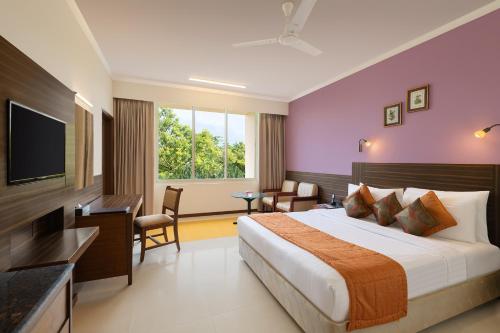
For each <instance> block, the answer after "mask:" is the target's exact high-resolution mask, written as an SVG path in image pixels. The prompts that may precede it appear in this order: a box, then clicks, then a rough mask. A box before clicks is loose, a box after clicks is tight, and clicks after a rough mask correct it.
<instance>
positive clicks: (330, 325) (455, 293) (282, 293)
mask: <svg viewBox="0 0 500 333" xmlns="http://www.w3.org/2000/svg"><path fill="white" fill-rule="evenodd" d="M239 244H240V245H239V251H240V255H241V257H242V258H243V260H244V261H245V262H246V263H247V264H248V266H249V267H250V268H251V269H252V271H253V272H254V273H255V275H257V277H258V278H259V279H260V280H261V281H262V283H263V284H264V285H265V286H266V287H267V289H268V290H269V291H270V292H271V294H273V296H274V297H275V298H276V299H277V300H278V302H280V304H281V305H282V306H283V308H285V310H286V311H287V312H288V314H289V315H290V316H291V317H292V318H293V319H294V320H295V322H296V323H297V324H298V325H299V326H300V327H301V328H302V329H303V330H304V331H305V332H306V333H313V332H314V333H345V332H346V322H340V323H339V322H334V321H332V320H331V319H330V318H328V317H327V316H326V315H325V314H324V313H323V312H321V311H320V310H319V309H318V308H317V307H316V306H315V305H314V304H312V303H311V302H309V300H308V299H307V298H306V297H305V296H304V295H303V294H302V293H301V292H300V291H298V290H297V289H295V287H294V286H293V285H292V284H290V283H289V282H288V281H287V280H286V279H285V278H284V277H283V276H281V274H280V273H278V272H277V271H276V270H275V269H274V268H273V267H272V266H271V265H270V264H269V263H268V262H267V261H266V260H265V259H264V258H263V257H262V256H261V255H260V254H259V253H257V252H256V251H255V250H254V249H253V248H252V247H251V246H250V245H249V244H248V243H247V242H246V241H245V240H244V239H242V238H240V239H239ZM499 296H500V271H496V272H494V273H491V274H488V275H485V276H481V277H477V278H474V279H472V280H468V281H465V282H463V283H460V284H457V285H454V286H451V287H448V288H445V289H442V290H438V291H435V292H433V293H430V294H427V295H424V296H420V297H417V298H414V299H412V300H409V301H408V315H407V316H406V317H404V318H402V319H400V320H398V321H395V322H391V323H387V324H384V325H378V326H373V327H369V328H365V329H361V330H355V331H353V332H359V333H388V332H418V331H421V330H423V329H425V328H427V327H430V326H432V325H435V324H437V323H439V322H442V321H444V320H446V319H448V318H451V317H454V316H456V315H458V314H461V313H463V312H465V311H468V310H470V309H473V308H475V307H476V306H479V305H481V304H484V303H486V302H488V301H491V300H493V299H495V298H497V297H499Z"/></svg>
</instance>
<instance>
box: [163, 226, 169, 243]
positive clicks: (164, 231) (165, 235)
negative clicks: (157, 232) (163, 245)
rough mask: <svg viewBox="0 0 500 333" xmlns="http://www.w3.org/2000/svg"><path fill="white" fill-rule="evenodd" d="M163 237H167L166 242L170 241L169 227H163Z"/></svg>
mask: <svg viewBox="0 0 500 333" xmlns="http://www.w3.org/2000/svg"><path fill="white" fill-rule="evenodd" d="M163 237H164V238H165V242H167V243H168V236H167V227H163Z"/></svg>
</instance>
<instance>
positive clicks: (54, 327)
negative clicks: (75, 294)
mask: <svg viewBox="0 0 500 333" xmlns="http://www.w3.org/2000/svg"><path fill="white" fill-rule="evenodd" d="M70 291H71V285H70V284H69V283H67V284H66V285H65V286H64V287H63V288H62V289H61V290H60V291H59V293H58V294H57V296H56V297H55V300H54V301H53V302H52V303H51V304H49V305H48V306H47V309H46V310H45V313H44V314H43V315H42V316H41V318H40V320H39V321H38V322H37V323H36V324H35V327H33V329H32V330H31V333H59V332H70V324H71V303H72V302H71V297H69V295H71V292H70Z"/></svg>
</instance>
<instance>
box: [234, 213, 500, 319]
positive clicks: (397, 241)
mask: <svg viewBox="0 0 500 333" xmlns="http://www.w3.org/2000/svg"><path fill="white" fill-rule="evenodd" d="M289 215H290V216H291V217H292V218H294V219H296V220H298V221H300V222H302V223H305V224H307V225H310V226H312V227H314V228H316V229H319V230H321V231H323V232H325V233H328V234H330V235H332V236H335V237H337V238H340V239H343V240H345V241H347V242H350V243H353V244H356V245H359V246H362V247H364V248H367V249H370V250H373V251H376V252H379V253H382V254H384V255H386V256H388V257H390V258H392V259H394V260H396V261H397V262H398V263H399V264H401V266H402V267H403V268H404V270H405V272H406V278H407V282H408V298H409V299H412V298H415V297H418V296H421V295H424V294H427V293H430V292H433V291H436V290H439V289H442V288H445V287H447V286H450V285H453V284H457V283H460V282H463V281H465V280H466V279H470V278H473V277H476V276H480V275H484V274H487V273H490V272H494V271H496V270H498V269H500V249H499V248H498V247H496V246H494V245H490V244H484V243H474V244H471V243H464V242H458V241H451V240H447V239H440V238H435V237H434V238H433V237H427V238H424V237H418V236H413V235H409V234H406V233H404V232H403V231H402V230H401V229H398V228H391V227H389V228H388V227H382V226H379V225H378V224H376V223H374V222H369V221H364V220H359V219H354V218H350V217H348V216H347V215H346V214H345V210H344V209H330V210H325V209H318V210H311V211H308V212H297V213H290V214H289ZM238 230H239V234H240V237H241V238H243V239H244V240H245V241H246V242H247V243H248V244H249V245H250V246H252V248H253V249H255V250H256V251H257V252H258V253H259V254H260V255H261V256H262V257H264V258H265V259H266V260H267V261H268V262H269V263H270V264H271V265H272V266H273V267H274V268H275V269H276V270H277V271H278V272H279V273H280V274H281V275H282V276H284V277H285V278H286V279H287V280H288V281H289V282H290V283H291V284H292V285H293V286H294V287H295V288H297V289H298V290H299V291H300V292H301V293H302V294H303V295H304V296H306V297H307V298H308V299H309V301H311V303H313V304H314V305H316V306H317V307H318V308H319V309H320V310H321V311H322V312H323V313H324V314H325V315H326V316H328V317H329V318H331V319H332V320H334V321H337V322H341V321H344V320H346V319H348V312H349V294H348V292H347V287H346V284H345V281H344V279H343V278H342V276H341V275H340V274H339V273H338V272H337V271H336V270H334V269H333V268H332V267H330V266H329V265H327V264H325V263H324V262H323V261H321V260H320V259H318V258H316V257H315V256H313V255H312V254H310V253H309V252H307V251H305V250H303V249H301V248H299V247H297V246H295V245H293V244H292V243H290V242H288V241H286V240H284V239H282V238H281V237H279V236H277V235H276V234H274V233H273V232H272V231H269V230H268V229H266V228H264V227H263V226H261V225H260V224H258V223H257V222H255V221H254V220H252V219H251V218H249V217H248V216H242V217H240V218H238Z"/></svg>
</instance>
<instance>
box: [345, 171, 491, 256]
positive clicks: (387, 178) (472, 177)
mask: <svg viewBox="0 0 500 333" xmlns="http://www.w3.org/2000/svg"><path fill="white" fill-rule="evenodd" d="M352 180H353V183H355V184H358V183H359V182H363V183H366V184H369V185H371V186H374V187H382V188H384V187H385V188H392V187H394V188H395V187H419V188H427V189H433V190H442V191H490V196H489V199H488V208H487V219H488V235H489V238H490V242H491V243H492V244H495V245H496V246H499V247H500V165H495V164H423V163H422V164H420V163H358V162H354V163H353V164H352Z"/></svg>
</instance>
